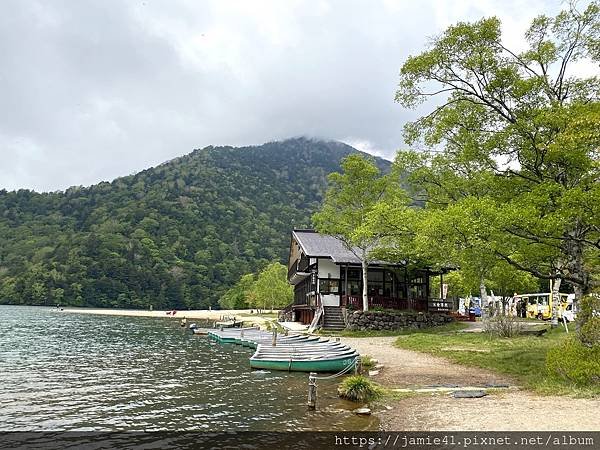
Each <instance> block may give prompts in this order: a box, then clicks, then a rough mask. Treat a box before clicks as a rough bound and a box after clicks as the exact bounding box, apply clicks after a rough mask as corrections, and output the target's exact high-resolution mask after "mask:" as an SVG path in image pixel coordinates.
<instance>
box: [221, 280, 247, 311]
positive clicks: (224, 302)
mask: <svg viewBox="0 0 600 450" xmlns="http://www.w3.org/2000/svg"><path fill="white" fill-rule="evenodd" d="M254 282H255V276H254V274H252V273H248V274H246V275H242V277H241V278H240V279H239V281H238V282H237V283H236V284H235V286H233V287H232V288H231V289H229V290H227V292H225V293H224V294H223V295H222V296H221V298H220V299H219V305H221V307H222V308H225V309H246V308H248V306H249V300H250V299H249V293H250V291H251V289H252V286H253V284H254Z"/></svg>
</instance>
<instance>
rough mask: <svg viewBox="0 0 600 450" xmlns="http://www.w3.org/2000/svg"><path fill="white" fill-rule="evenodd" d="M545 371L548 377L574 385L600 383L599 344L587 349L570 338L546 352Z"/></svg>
mask: <svg viewBox="0 0 600 450" xmlns="http://www.w3.org/2000/svg"><path fill="white" fill-rule="evenodd" d="M546 369H547V370H548V373H549V374H550V376H552V377H554V378H560V379H563V380H566V381H570V382H572V383H574V384H576V385H580V386H585V385H591V384H596V383H600V344H596V345H593V346H591V347H589V346H586V345H583V344H582V343H581V342H580V341H579V340H578V339H576V338H575V337H574V336H570V337H568V338H566V339H565V340H564V341H563V342H561V343H560V345H558V346H556V347H554V348H551V349H550V350H549V351H548V353H547V355H546Z"/></svg>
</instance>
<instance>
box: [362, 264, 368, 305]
mask: <svg viewBox="0 0 600 450" xmlns="http://www.w3.org/2000/svg"><path fill="white" fill-rule="evenodd" d="M368 268H369V263H368V262H367V260H366V259H364V258H363V260H362V278H363V291H362V298H363V299H362V300H363V311H368V310H369V292H368V290H367V288H368V286H367V272H368Z"/></svg>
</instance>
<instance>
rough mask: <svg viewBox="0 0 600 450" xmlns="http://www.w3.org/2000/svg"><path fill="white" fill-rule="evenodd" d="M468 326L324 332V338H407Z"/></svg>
mask: <svg viewBox="0 0 600 450" xmlns="http://www.w3.org/2000/svg"><path fill="white" fill-rule="evenodd" d="M467 327H468V325H467V324H466V323H464V322H450V323H447V324H444V325H440V326H438V327H429V328H406V329H404V330H368V331H351V330H342V331H330V332H324V331H322V332H321V333H320V334H321V335H323V336H343V337H358V338H362V337H388V336H405V335H410V334H444V333H452V332H455V331H460V330H464V329H465V328H467Z"/></svg>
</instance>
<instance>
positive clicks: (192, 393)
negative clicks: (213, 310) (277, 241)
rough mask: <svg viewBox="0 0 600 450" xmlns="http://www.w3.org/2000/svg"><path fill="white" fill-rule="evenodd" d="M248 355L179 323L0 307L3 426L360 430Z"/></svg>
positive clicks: (326, 401) (330, 385) (372, 422)
mask: <svg viewBox="0 0 600 450" xmlns="http://www.w3.org/2000/svg"><path fill="white" fill-rule="evenodd" d="M251 354H252V350H250V349H247V348H242V347H239V346H235V345H222V344H218V343H214V342H212V341H210V340H208V339H207V338H206V337H204V336H194V335H191V334H189V332H187V330H185V329H182V328H181V327H180V326H179V324H178V321H176V320H172V319H171V320H169V319H159V318H143V317H119V316H100V315H87V314H71V313H65V312H60V311H57V310H55V309H52V308H41V307H12V306H0V386H1V389H0V430H4V431H6V430H19V431H29V430H36V431H37V430H77V431H115V430H139V431H142V430H146V431H154V430H206V431H208V430H210V431H224V430H270V431H287V430H308V429H312V430H366V429H376V428H377V419H376V418H363V417H357V416H355V415H354V414H352V413H351V412H350V409H351V408H353V407H354V408H355V407H356V406H354V405H352V404H349V403H347V402H344V401H341V400H339V399H338V398H337V396H336V393H335V389H336V387H337V384H338V382H339V379H338V380H336V381H333V382H332V381H319V388H318V393H319V405H318V406H319V407H318V411H316V412H308V411H307V409H306V396H307V379H308V376H307V374H304V373H291V374H288V373H286V372H266V373H265V372H257V371H252V370H251V369H250V366H249V363H248V358H249V357H250V356H251Z"/></svg>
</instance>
